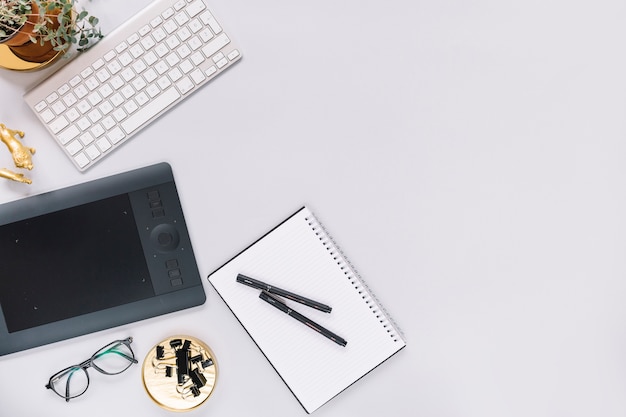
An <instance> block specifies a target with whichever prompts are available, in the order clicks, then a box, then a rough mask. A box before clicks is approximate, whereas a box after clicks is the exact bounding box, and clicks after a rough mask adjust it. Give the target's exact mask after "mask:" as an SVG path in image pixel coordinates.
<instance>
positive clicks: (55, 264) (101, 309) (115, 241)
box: [0, 163, 206, 355]
mask: <svg viewBox="0 0 626 417" xmlns="http://www.w3.org/2000/svg"><path fill="white" fill-rule="evenodd" d="M205 300H206V296H205V293H204V289H203V287H202V282H201V279H200V274H199V272H198V268H197V265H196V261H195V257H194V254H193V250H192V247H191V241H190V238H189V235H188V232H187V227H186V224H185V219H184V217H183V211H182V207H181V204H180V201H179V198H178V193H177V190H176V185H175V183H174V177H173V174H172V170H171V168H170V166H169V165H168V164H166V163H162V164H157V165H153V166H149V167H146V168H141V169H138V170H135V171H130V172H126V173H123V174H118V175H114V176H111V177H106V178H102V179H99V180H95V181H91V182H87V183H84V184H80V185H75V186H72V187H68V188H64V189H60V190H56V191H52V192H48V193H44V194H40V195H36V196H32V197H28V198H25V199H23V200H18V201H14V202H10V203H7V204H3V205H0V307H1V308H0V355H4V354H8V353H12V352H16V351H20V350H24V349H28V348H32V347H35V346H40V345H44V344H47V343H52V342H56V341H59V340H63V339H67V338H70V337H75V336H79V335H83V334H87V333H91V332H95V331H98V330H103V329H107V328H111V327H114V326H119V325H122V324H127V323H130V322H134V321H137V320H142V319H145V318H149V317H154V316H157V315H160V314H165V313H169V312H173V311H177V310H181V309H184V308H188V307H192V306H196V305H200V304H202V303H204V301H205Z"/></svg>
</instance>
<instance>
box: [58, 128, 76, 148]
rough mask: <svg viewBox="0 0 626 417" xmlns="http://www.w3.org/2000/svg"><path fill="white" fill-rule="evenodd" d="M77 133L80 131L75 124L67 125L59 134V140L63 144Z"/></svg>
mask: <svg viewBox="0 0 626 417" xmlns="http://www.w3.org/2000/svg"><path fill="white" fill-rule="evenodd" d="M79 133H80V130H79V129H78V128H77V127H76V126H75V125H71V126H70V127H68V128H67V129H65V130H64V131H63V132H61V133H60V134H59V140H60V141H61V143H62V144H63V145H65V144H66V143H68V142H69V141H71V140H72V139H74V138H75V137H76V136H78V134H79ZM76 152H78V151H76ZM76 152H74V153H76Z"/></svg>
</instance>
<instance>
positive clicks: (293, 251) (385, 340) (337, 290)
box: [208, 207, 406, 413]
mask: <svg viewBox="0 0 626 417" xmlns="http://www.w3.org/2000/svg"><path fill="white" fill-rule="evenodd" d="M238 274H243V275H246V276H249V277H253V278H255V279H257V280H260V281H263V282H265V283H268V284H272V285H274V286H276V287H280V288H282V289H284V290H287V291H290V292H294V293H296V294H298V295H301V296H303V297H307V298H310V299H313V300H316V301H319V302H321V303H324V304H327V305H329V306H331V307H332V311H331V312H330V313H325V312H322V311H318V310H315V309H313V308H309V307H306V306H304V305H302V304H298V303H295V302H293V301H291V300H285V304H287V305H288V306H289V308H291V309H293V310H295V311H297V312H299V313H301V314H302V315H304V316H306V317H307V318H309V319H310V320H312V321H314V322H315V323H317V324H319V325H321V326H323V327H324V328H326V329H328V330H330V331H332V332H334V333H335V334H337V335H339V336H341V337H342V338H343V339H345V340H346V341H347V344H346V346H341V345H339V344H337V343H333V341H332V340H329V339H328V338H326V337H324V336H323V335H321V334H319V333H317V332H316V331H314V330H312V329H311V328H309V327H307V326H306V325H304V324H303V323H301V322H299V321H298V320H295V319H294V318H293V317H290V316H289V315H288V314H285V312H283V311H280V310H278V309H276V308H274V307H273V306H272V305H269V304H268V303H266V302H264V301H263V300H261V299H260V298H259V294H260V290H258V289H255V288H251V287H249V286H246V285H242V284H241V283H238V282H237V281H236V278H237V275H238ZM208 279H209V282H210V283H211V284H212V285H213V287H214V288H215V289H216V290H217V292H218V293H219V295H220V296H221V297H222V299H223V300H224V301H225V303H226V304H227V305H228V307H229V308H230V309H231V311H232V312H233V313H234V314H235V316H236V317H237V319H238V320H239V322H240V323H241V324H242V325H243V327H244V328H245V330H246V331H247V332H248V334H249V335H250V336H251V338H252V339H253V340H254V342H255V343H256V344H257V346H258V347H259V349H260V350H261V351H262V352H263V354H264V355H265V357H266V358H267V359H268V361H269V362H270V363H271V365H272V366H273V367H274V369H275V370H276V372H277V373H278V374H279V375H280V377H281V378H282V379H283V381H284V382H285V384H286V385H287V387H288V388H289V389H290V390H291V392H292V393H293V394H294V396H295V397H296V398H297V399H298V401H299V402H300V404H301V405H302V406H303V407H304V409H305V410H306V412H307V413H312V412H313V411H315V410H316V409H318V408H319V407H321V406H322V405H323V404H325V403H326V402H328V401H329V400H330V399H332V398H333V397H335V396H336V395H337V394H339V393H340V392H342V391H343V390H344V389H346V388H347V387H349V386H350V385H352V384H353V383H354V382H356V381H357V380H359V379H360V378H361V377H363V376H364V375H366V374H367V373H368V372H370V371H371V370H372V369H374V368H375V367H377V366H378V365H380V364H381V363H382V362H384V361H385V360H387V359H388V358H390V357H391V356H392V355H394V354H395V353H397V352H398V351H399V350H400V349H402V348H403V347H404V346H405V345H406V342H405V340H404V339H403V337H402V335H401V333H400V332H399V330H398V329H397V327H396V326H395V325H394V323H393V321H392V320H391V318H390V317H389V315H388V314H387V313H386V312H385V310H384V309H383V308H382V306H381V305H380V303H379V302H378V300H377V299H376V298H375V297H374V295H373V294H372V292H371V291H370V290H369V288H368V287H367V286H366V285H365V284H364V282H363V280H362V279H361V278H360V277H359V275H358V274H357V273H356V271H355V270H354V268H353V267H352V266H351V265H350V264H349V263H348V261H347V260H346V259H345V257H344V256H343V254H342V253H341V251H340V250H339V249H338V248H337V246H336V245H335V243H334V241H333V240H332V239H331V238H330V236H329V235H328V233H327V232H326V231H325V229H324V228H323V227H322V226H321V224H320V223H319V222H318V221H317V220H316V218H315V217H314V216H313V214H312V213H311V212H310V211H309V209H308V208H306V207H302V208H301V209H300V210H298V211H297V212H296V213H294V214H293V215H291V216H290V217H289V218H287V219H286V220H285V221H283V222H282V223H281V224H279V225H278V226H276V227H275V228H274V229H272V230H271V231H270V232H268V233H267V234H265V235H264V236H263V237H261V238H260V239H259V240H257V241H256V242H254V243H253V244H252V245H250V246H249V247H248V248H246V249H245V250H243V251H242V252H241V253H239V254H238V255H236V256H235V257H234V258H233V259H231V260H230V261H228V262H227V263H226V264H224V265H223V266H221V267H220V268H218V269H217V270H216V271H214V272H213V273H211V274H210V275H209V277H208Z"/></svg>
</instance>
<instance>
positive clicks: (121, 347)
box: [46, 337, 137, 401]
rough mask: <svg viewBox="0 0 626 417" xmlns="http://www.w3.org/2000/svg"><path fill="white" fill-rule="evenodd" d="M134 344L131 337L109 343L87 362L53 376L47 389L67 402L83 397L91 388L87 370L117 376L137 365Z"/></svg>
mask: <svg viewBox="0 0 626 417" xmlns="http://www.w3.org/2000/svg"><path fill="white" fill-rule="evenodd" d="M132 342H133V338H132V337H129V338H127V339H124V340H116V341H115V342H111V343H109V344H108V345H106V346H105V347H103V348H102V349H100V350H98V351H97V352H96V353H94V354H93V355H92V356H91V357H90V358H89V359H87V360H86V361H84V362H81V363H79V364H78V365H73V366H70V367H67V368H65V369H63V370H62V371H59V372H57V373H56V374H54V375H52V377H50V380H49V381H48V384H47V385H46V388H48V389H51V390H52V391H54V393H55V394H56V395H58V396H59V397H62V398H65V401H69V400H71V399H72V398H76V397H78V396H80V395H83V394H84V393H85V391H87V388H89V374H88V373H87V368H89V367H93V368H94V369H95V370H96V371H98V372H100V373H102V374H105V375H117V374H121V373H122V372H124V371H125V370H127V369H128V368H130V366H131V365H132V364H133V363H137V359H135V354H134V353H133V350H132V349H131V347H130V344H131V343H132ZM81 371H82V372H81Z"/></svg>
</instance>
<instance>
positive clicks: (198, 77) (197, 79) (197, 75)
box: [189, 68, 206, 84]
mask: <svg viewBox="0 0 626 417" xmlns="http://www.w3.org/2000/svg"><path fill="white" fill-rule="evenodd" d="M189 76H190V77H191V79H192V80H193V82H194V83H196V84H200V83H201V82H202V81H204V80H206V77H205V76H204V74H203V73H202V71H201V70H199V69H198V68H196V69H195V70H194V71H193V72H192V73H191V74H189Z"/></svg>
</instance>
